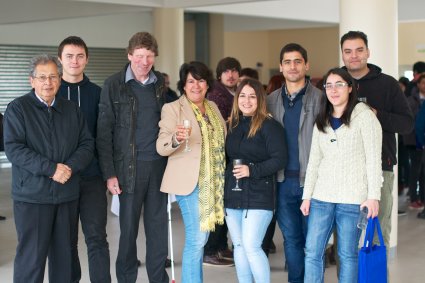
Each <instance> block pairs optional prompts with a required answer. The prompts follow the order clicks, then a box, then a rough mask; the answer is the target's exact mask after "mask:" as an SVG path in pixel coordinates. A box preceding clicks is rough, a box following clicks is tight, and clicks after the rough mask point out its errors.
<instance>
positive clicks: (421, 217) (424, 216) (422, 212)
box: [418, 209, 425, 219]
mask: <svg viewBox="0 0 425 283" xmlns="http://www.w3.org/2000/svg"><path fill="white" fill-rule="evenodd" d="M418 218H420V219H425V209H424V210H422V211H421V212H419V213H418Z"/></svg>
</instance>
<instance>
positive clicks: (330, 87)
mask: <svg viewBox="0 0 425 283" xmlns="http://www.w3.org/2000/svg"><path fill="white" fill-rule="evenodd" d="M349 85H350V84H349V83H344V82H336V83H335V84H324V85H323V87H324V88H325V89H333V88H336V89H341V88H343V87H345V86H349Z"/></svg>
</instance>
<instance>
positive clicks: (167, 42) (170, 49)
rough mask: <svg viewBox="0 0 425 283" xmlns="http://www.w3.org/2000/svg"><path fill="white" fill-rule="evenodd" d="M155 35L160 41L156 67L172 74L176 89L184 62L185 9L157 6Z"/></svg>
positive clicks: (171, 79)
mask: <svg viewBox="0 0 425 283" xmlns="http://www.w3.org/2000/svg"><path fill="white" fill-rule="evenodd" d="M153 23H154V27H153V30H154V32H153V35H154V36H155V38H156V40H157V41H158V49H159V56H158V57H157V58H156V61H155V69H156V70H158V71H160V72H165V73H167V74H169V75H170V87H171V88H172V89H174V90H176V84H177V81H178V80H179V68H180V66H181V65H182V64H183V62H184V12H183V9H171V8H155V9H154V10H153Z"/></svg>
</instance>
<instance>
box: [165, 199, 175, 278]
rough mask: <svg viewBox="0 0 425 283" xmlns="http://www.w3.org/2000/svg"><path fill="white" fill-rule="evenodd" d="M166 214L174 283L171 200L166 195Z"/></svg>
mask: <svg viewBox="0 0 425 283" xmlns="http://www.w3.org/2000/svg"><path fill="white" fill-rule="evenodd" d="M167 212H168V233H169V234H170V254H171V283H175V282H176V280H175V278H174V252H173V230H172V226H171V200H170V194H168V203H167Z"/></svg>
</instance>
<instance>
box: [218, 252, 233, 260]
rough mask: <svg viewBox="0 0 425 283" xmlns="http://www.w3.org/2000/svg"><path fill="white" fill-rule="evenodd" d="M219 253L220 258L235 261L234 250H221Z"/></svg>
mask: <svg viewBox="0 0 425 283" xmlns="http://www.w3.org/2000/svg"><path fill="white" fill-rule="evenodd" d="M218 255H219V256H220V258H223V259H227V260H231V261H233V252H232V251H231V250H229V249H225V250H222V251H219V252H218Z"/></svg>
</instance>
